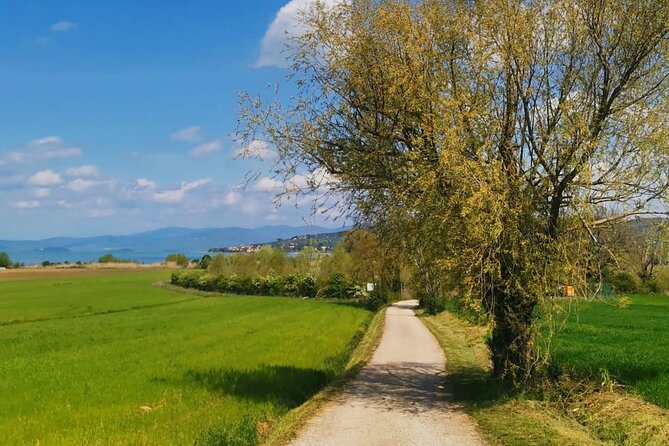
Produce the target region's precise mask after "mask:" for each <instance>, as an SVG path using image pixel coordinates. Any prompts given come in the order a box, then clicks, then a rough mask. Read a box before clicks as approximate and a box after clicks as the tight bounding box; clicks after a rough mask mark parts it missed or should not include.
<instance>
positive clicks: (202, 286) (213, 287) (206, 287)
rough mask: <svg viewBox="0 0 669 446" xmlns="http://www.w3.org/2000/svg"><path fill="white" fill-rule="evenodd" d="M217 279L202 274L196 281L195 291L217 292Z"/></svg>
mask: <svg viewBox="0 0 669 446" xmlns="http://www.w3.org/2000/svg"><path fill="white" fill-rule="evenodd" d="M217 288H218V277H217V276H215V275H213V274H203V275H202V276H200V278H199V279H198V280H197V289H199V290H202V291H217Z"/></svg>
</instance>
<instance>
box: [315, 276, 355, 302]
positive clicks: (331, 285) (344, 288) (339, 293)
mask: <svg viewBox="0 0 669 446" xmlns="http://www.w3.org/2000/svg"><path fill="white" fill-rule="evenodd" d="M352 286H353V285H352V284H351V283H350V282H349V281H348V280H347V279H346V277H345V276H344V275H343V274H342V273H340V272H335V273H332V275H331V276H330V278H329V279H328V282H327V285H326V286H325V287H324V288H323V289H322V293H323V296H327V297H332V298H335V299H346V298H347V297H348V292H349V289H350V288H351V287H352Z"/></svg>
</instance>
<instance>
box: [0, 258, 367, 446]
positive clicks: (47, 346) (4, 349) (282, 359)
mask: <svg viewBox="0 0 669 446" xmlns="http://www.w3.org/2000/svg"><path fill="white" fill-rule="evenodd" d="M168 277H169V273H168V272H166V271H158V272H156V271H152V272H133V273H119V274H105V275H100V276H97V275H96V276H88V277H66V278H51V279H36V280H22V281H2V282H0V376H2V379H0V395H2V398H0V439H2V442H4V443H3V444H32V445H34V444H40V445H62V444H81V445H84V444H85V445H91V444H100V445H112V444H123V445H148V444H151V445H171V444H179V445H182V444H194V443H196V444H227V443H226V441H227V442H228V443H230V441H231V440H235V439H236V440H238V441H241V443H240V444H244V442H246V441H250V440H251V438H252V437H253V436H254V435H255V434H256V433H257V432H258V431H262V430H263V429H265V428H266V427H267V426H270V425H272V423H274V422H275V421H276V420H277V418H279V417H280V416H281V415H283V414H285V413H286V412H287V411H288V410H290V409H291V408H293V407H296V406H297V405H299V404H301V403H302V402H304V401H305V400H306V399H307V398H309V396H311V395H312V394H314V393H315V392H316V391H317V390H319V389H320V388H322V387H323V386H324V385H325V384H326V383H327V382H329V380H330V379H332V377H333V376H334V375H335V374H336V373H337V372H339V371H340V370H341V369H342V368H343V366H344V363H345V358H346V357H347V355H348V354H349V353H350V345H351V342H352V339H353V338H355V337H356V336H359V333H360V331H361V329H362V327H364V325H365V324H366V322H367V321H368V320H369V318H370V313H369V312H367V311H366V310H362V309H359V308H354V307H351V306H348V305H342V304H336V303H324V302H313V301H300V300H297V299H286V298H258V297H199V296H195V295H192V294H185V293H180V292H176V291H171V290H166V289H159V288H155V287H153V286H152V284H153V283H154V282H156V281H157V280H167V279H168Z"/></svg>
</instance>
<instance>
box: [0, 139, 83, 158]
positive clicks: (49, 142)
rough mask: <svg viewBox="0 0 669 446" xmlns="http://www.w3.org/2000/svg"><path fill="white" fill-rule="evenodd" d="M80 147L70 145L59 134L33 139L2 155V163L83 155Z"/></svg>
mask: <svg viewBox="0 0 669 446" xmlns="http://www.w3.org/2000/svg"><path fill="white" fill-rule="evenodd" d="M82 153H83V152H82V150H81V149H80V148H79V147H74V146H70V145H68V144H66V143H65V141H63V139H62V138H60V137H58V136H47V137H44V138H38V139H33V140H32V141H29V142H28V143H27V144H26V145H25V147H22V148H20V149H17V150H12V151H9V152H7V153H6V154H5V155H4V156H0V164H8V163H23V164H29V163H37V162H43V161H48V160H50V159H55V158H72V157H78V156H81V155H82Z"/></svg>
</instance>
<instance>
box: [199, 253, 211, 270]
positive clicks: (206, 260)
mask: <svg viewBox="0 0 669 446" xmlns="http://www.w3.org/2000/svg"><path fill="white" fill-rule="evenodd" d="M210 263H211V256H210V255H209V254H205V255H203V256H202V258H201V259H200V261H199V262H198V263H197V267H198V268H199V269H208V268H209V264H210Z"/></svg>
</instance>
